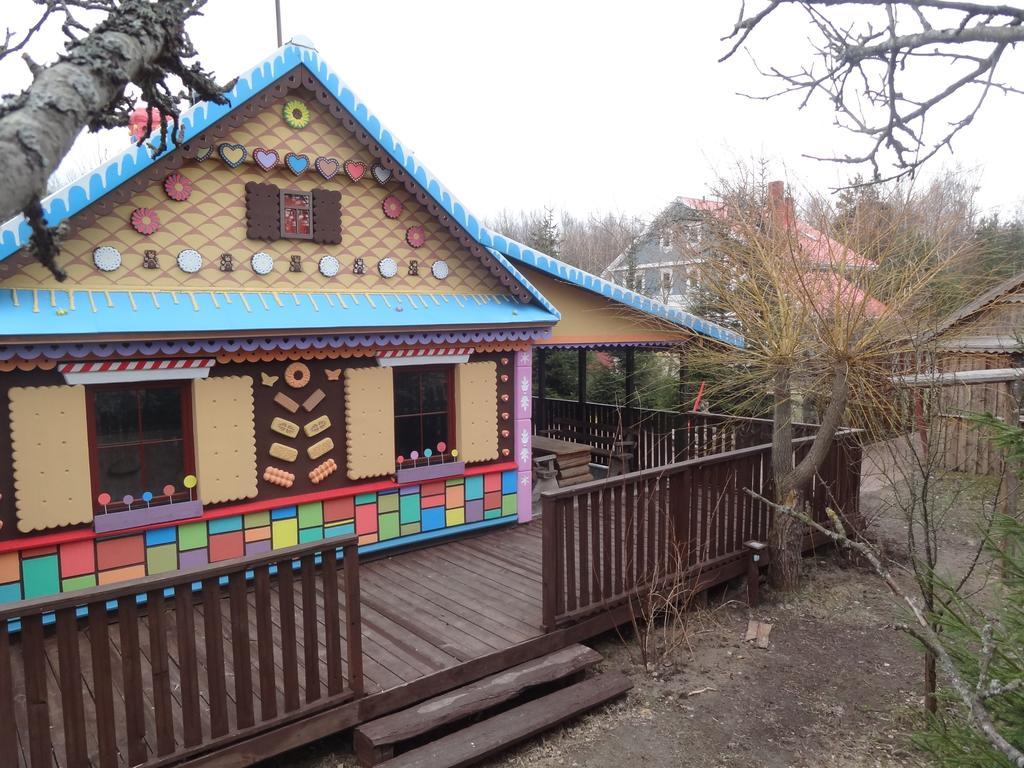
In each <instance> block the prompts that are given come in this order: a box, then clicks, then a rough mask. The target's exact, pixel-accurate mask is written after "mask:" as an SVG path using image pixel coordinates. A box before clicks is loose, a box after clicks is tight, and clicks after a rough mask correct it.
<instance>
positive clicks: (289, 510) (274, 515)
mask: <svg viewBox="0 0 1024 768" xmlns="http://www.w3.org/2000/svg"><path fill="white" fill-rule="evenodd" d="M298 515H299V508H298V507H281V508H280V509H272V510H270V519H271V520H287V519H288V518H291V517H298Z"/></svg>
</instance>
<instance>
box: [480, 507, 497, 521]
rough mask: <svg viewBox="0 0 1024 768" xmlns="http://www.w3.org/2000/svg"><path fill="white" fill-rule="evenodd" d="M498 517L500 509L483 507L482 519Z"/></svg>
mask: <svg viewBox="0 0 1024 768" xmlns="http://www.w3.org/2000/svg"><path fill="white" fill-rule="evenodd" d="M499 517H501V510H500V509H485V510H484V520H496V519H498V518H499Z"/></svg>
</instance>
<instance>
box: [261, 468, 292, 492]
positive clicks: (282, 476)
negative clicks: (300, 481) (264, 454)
mask: <svg viewBox="0 0 1024 768" xmlns="http://www.w3.org/2000/svg"><path fill="white" fill-rule="evenodd" d="M263 479H264V480H266V481H267V482H268V483H270V484H271V485H280V486H281V487H282V488H291V487H292V485H294V484H295V475H294V474H292V473H291V472H286V471H285V470H283V469H278V468H277V467H267V468H266V469H265V470H263Z"/></svg>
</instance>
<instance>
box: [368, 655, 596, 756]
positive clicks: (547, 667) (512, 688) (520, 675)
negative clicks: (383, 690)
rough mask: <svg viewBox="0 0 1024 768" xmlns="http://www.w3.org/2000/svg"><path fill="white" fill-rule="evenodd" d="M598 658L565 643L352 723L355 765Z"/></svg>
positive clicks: (583, 667)
mask: <svg viewBox="0 0 1024 768" xmlns="http://www.w3.org/2000/svg"><path fill="white" fill-rule="evenodd" d="M599 661H601V654H599V653H598V652H597V651H594V650H591V649H590V648H587V647H586V646H584V645H570V646H568V647H567V648H563V649H562V650H560V651H556V652H554V653H550V654H548V655H547V656H543V657H541V658H539V659H534V660H533V661H528V662H526V663H525V664H520V665H518V666H515V667H512V668H510V669H507V670H505V671H504V672H501V673H499V674H497V675H491V676H490V677H485V678H484V679H483V680H479V681H477V682H475V683H472V684H470V685H467V686H464V687H462V688H458V689H456V690H454V691H451V692H449V693H446V694H444V695H442V696H436V697H434V698H432V699H428V700H427V701H424V702H421V703H420V704H417V705H416V706H414V707H410V708H409V709H404V710H402V711H401V712H395V713H394V714H391V715H387V716H385V717H382V718H379V719H377V720H374V721H372V722H369V723H364V724H363V725H361V726H359V727H358V728H356V730H355V735H354V741H355V748H356V755H357V757H358V759H359V764H360V765H364V766H372V765H376V764H377V763H379V762H380V761H381V760H384V759H387V758H389V757H391V755H392V749H393V746H394V745H395V744H398V743H400V742H403V741H407V740H408V739H413V738H415V737H417V736H421V735H423V734H425V733H429V732H430V731H432V730H434V729H435V728H439V727H441V726H443V725H446V724H448V723H454V722H458V721H459V720H463V719H465V718H467V717H469V716H471V715H475V714H478V713H480V712H484V711H486V710H488V709H491V708H492V707H495V706H497V705H499V704H503V703H505V702H508V701H511V700H512V699H514V698H516V697H517V696H519V695H520V694H521V693H522V692H523V691H525V690H527V689H528V688H532V687H534V686H538V685H543V684H545V683H551V682H555V681H557V680H564V679H565V678H567V677H571V676H572V675H575V674H578V673H580V672H583V671H585V670H586V669H587V668H588V667H592V666H594V665H595V664H597V663H598V662H599Z"/></svg>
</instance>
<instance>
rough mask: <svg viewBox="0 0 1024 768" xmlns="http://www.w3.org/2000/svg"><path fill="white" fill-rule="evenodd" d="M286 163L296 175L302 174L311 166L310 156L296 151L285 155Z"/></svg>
mask: <svg viewBox="0 0 1024 768" xmlns="http://www.w3.org/2000/svg"><path fill="white" fill-rule="evenodd" d="M284 164H285V165H287V166H288V170H289V171H291V172H292V173H294V174H295V175H296V176H301V175H302V174H304V173H305V172H306V170H307V169H308V168H309V158H308V157H307V156H306V155H297V154H295V153H294V152H289V153H288V154H287V155H285V156H284Z"/></svg>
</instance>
